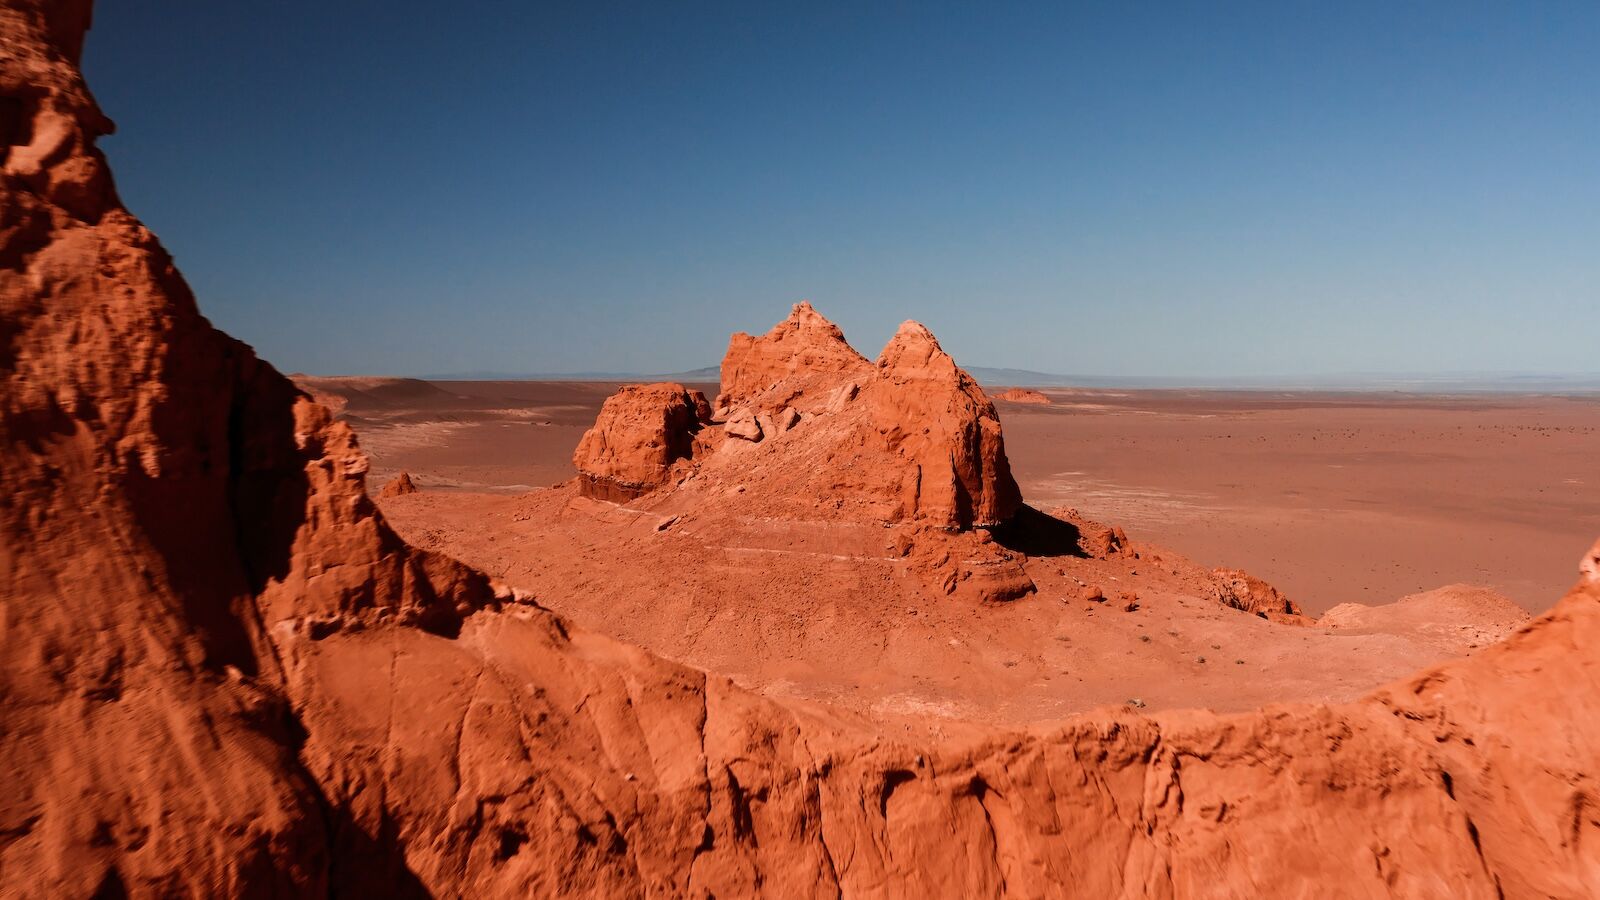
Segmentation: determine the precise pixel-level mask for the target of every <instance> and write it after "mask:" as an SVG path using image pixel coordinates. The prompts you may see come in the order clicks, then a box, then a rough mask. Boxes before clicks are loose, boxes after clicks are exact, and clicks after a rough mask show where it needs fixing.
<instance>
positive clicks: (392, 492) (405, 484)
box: [378, 472, 417, 498]
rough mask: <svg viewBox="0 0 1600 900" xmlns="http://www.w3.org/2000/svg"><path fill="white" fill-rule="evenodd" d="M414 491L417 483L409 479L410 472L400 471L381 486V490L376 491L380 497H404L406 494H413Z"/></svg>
mask: <svg viewBox="0 0 1600 900" xmlns="http://www.w3.org/2000/svg"><path fill="white" fill-rule="evenodd" d="M416 492H417V483H416V482H414V481H412V480H411V473H410V472H401V473H400V474H399V475H396V476H395V477H393V478H391V479H389V483H388V484H386V485H384V486H383V490H381V491H379V492H378V496H379V497H380V498H383V497H404V496H406V495H407V494H415V493H416Z"/></svg>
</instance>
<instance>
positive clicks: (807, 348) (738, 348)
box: [717, 301, 872, 418]
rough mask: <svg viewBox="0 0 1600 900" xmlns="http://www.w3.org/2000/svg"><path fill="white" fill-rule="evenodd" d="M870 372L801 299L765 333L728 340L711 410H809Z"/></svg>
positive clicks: (837, 332)
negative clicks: (843, 383)
mask: <svg viewBox="0 0 1600 900" xmlns="http://www.w3.org/2000/svg"><path fill="white" fill-rule="evenodd" d="M871 368H872V364H871V363H869V362H867V360H866V359H865V358H864V357H862V355H861V354H859V353H857V352H856V351H855V348H853V347H851V346H850V344H849V343H847V342H846V341H845V339H844V332H842V331H840V330H839V326H837V325H835V324H833V323H832V322H830V321H828V320H827V319H825V318H823V316H822V314H821V313H819V312H817V311H816V310H815V309H813V308H812V307H811V304H810V303H806V302H804V301H802V302H800V303H796V304H795V306H794V309H793V310H792V311H791V312H790V313H789V317H788V318H787V319H784V320H783V321H782V322H779V323H778V324H777V325H774V326H773V327H772V330H771V331H768V332H767V333H766V334H764V335H762V336H760V337H751V336H750V335H748V334H745V333H744V332H742V331H740V332H736V333H735V334H734V335H733V336H732V337H731V338H729V339H728V352H727V354H725V355H724V356H723V357H722V392H721V393H720V394H718V395H717V409H718V411H719V412H720V411H722V410H733V409H737V408H740V407H743V408H745V409H747V410H748V411H749V412H750V414H751V415H756V414H759V413H762V412H776V411H777V410H780V409H782V408H784V407H786V406H790V407H795V408H797V409H800V410H802V411H810V410H812V409H814V408H815V407H816V406H817V404H819V403H822V402H825V400H826V394H827V392H828V391H830V390H832V389H833V388H834V387H835V386H836V385H838V384H839V383H840V382H841V381H848V380H849V379H851V378H852V377H854V378H861V377H865V375H866V374H867V373H868V372H870V371H871ZM719 418H720V416H719Z"/></svg>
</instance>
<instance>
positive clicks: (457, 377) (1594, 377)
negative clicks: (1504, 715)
mask: <svg viewBox="0 0 1600 900" xmlns="http://www.w3.org/2000/svg"><path fill="white" fill-rule="evenodd" d="M966 370H967V371H968V372H969V373H971V374H972V377H973V378H976V379H977V380H978V383H979V384H982V385H985V386H991V387H993V386H1003V387H1055V388H1066V387H1082V388H1145V389H1168V390H1182V389H1190V390H1242V391H1295V390H1300V391H1399V392H1405V393H1480V392H1481V393H1519V394H1521V393H1526V394H1568V393H1572V394H1590V393H1600V373H1592V374H1581V375H1552V374H1547V373H1537V372H1511V373H1506V372H1446V373H1428V374H1418V373H1394V372H1353V373H1346V374H1341V375H1305V376H1271V375H1262V376H1232V377H1228V376H1222V377H1199V378H1184V377H1171V376H1138V375H1058V374H1055V373H1052V372H1035V371H1032V370H1030V369H1007V368H993V367H989V366H967V367H966ZM417 377H419V378H422V379H425V380H427V381H678V382H684V383H692V384H715V383H716V382H717V381H718V380H719V379H720V378H721V369H720V368H719V367H718V366H705V367H703V368H699V369H690V370H688V371H685V372H666V373H659V374H649V373H641V372H451V373H446V374H436V375H420V376H417Z"/></svg>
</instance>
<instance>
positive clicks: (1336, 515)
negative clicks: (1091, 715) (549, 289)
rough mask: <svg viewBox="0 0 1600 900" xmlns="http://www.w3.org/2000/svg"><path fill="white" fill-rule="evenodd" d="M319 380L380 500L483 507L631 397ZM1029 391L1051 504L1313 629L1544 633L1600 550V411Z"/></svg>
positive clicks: (1337, 396)
mask: <svg viewBox="0 0 1600 900" xmlns="http://www.w3.org/2000/svg"><path fill="white" fill-rule="evenodd" d="M298 380H299V381H300V382H301V383H302V384H306V385H308V386H311V387H313V388H315V389H316V390H318V391H320V392H325V393H326V394H327V395H328V396H329V397H330V398H332V402H333V403H334V404H335V405H341V404H348V405H345V406H344V407H343V413H342V414H343V415H344V417H345V418H346V420H348V421H349V422H350V423H351V424H352V425H353V426H355V427H356V429H357V431H358V433H359V434H360V436H361V443H362V446H363V447H364V448H365V449H366V451H367V453H368V454H370V455H371V457H372V466H373V478H374V479H375V481H376V482H377V483H379V484H381V483H383V482H384V481H387V480H388V479H389V478H391V477H393V476H394V475H395V474H397V473H398V472H400V471H407V472H410V473H411V474H412V476H413V477H414V478H416V479H418V483H419V484H423V485H427V486H428V487H429V488H431V489H435V490H440V491H448V492H459V493H465V494H514V493H524V492H527V491H531V490H535V489H538V488H544V487H548V486H550V485H552V484H555V483H557V482H560V481H564V480H566V479H568V478H571V477H572V475H573V471H574V470H573V466H572V448H573V447H575V446H576V445H577V443H578V439H579V438H580V437H582V435H583V433H584V431H585V430H587V429H588V428H589V427H590V426H591V425H593V424H594V420H595V417H596V416H597V415H598V413H599V411H600V405H601V403H602V402H604V400H605V399H606V397H608V396H610V395H611V394H612V393H613V392H615V390H616V389H617V388H618V387H619V386H620V383H619V382H595V381H423V380H420V379H409V378H377V377H363V378H338V377H332V378H326V377H321V378H318V377H309V376H298ZM687 386H688V387H692V388H698V389H701V390H703V391H705V392H706V393H707V394H708V395H714V394H715V393H716V392H717V385H715V384H710V383H693V382H691V383H688V384H687ZM1006 387H1007V386H1004V385H999V386H995V385H985V388H986V389H988V390H989V391H990V392H991V394H992V395H993V396H996V397H1003V395H1004V393H1005V390H1006ZM1030 390H1036V391H1037V392H1038V393H1039V394H1040V395H1041V396H1043V397H1045V398H1047V399H1048V401H1049V402H1048V403H1044V404H1040V403H1027V402H1008V401H1006V400H1005V399H998V400H997V401H996V405H997V406H998V408H999V410H1000V414H1001V419H1002V421H1003V423H1004V425H1005V434H1006V452H1007V454H1008V455H1009V457H1010V459H1011V466H1012V470H1013V471H1014V472H1015V474H1016V478H1017V481H1018V483H1019V484H1020V485H1021V486H1022V489H1023V493H1024V495H1025V496H1026V497H1028V498H1029V499H1030V501H1034V502H1037V503H1040V504H1043V505H1052V506H1053V505H1066V506H1074V507H1076V508H1078V509H1079V510H1080V511H1082V512H1083V513H1084V514H1085V515H1087V516H1089V517H1090V518H1094V519H1098V520H1100V521H1104V522H1114V523H1118V524H1121V525H1122V526H1123V527H1124V528H1126V529H1127V530H1128V531H1129V532H1130V533H1132V534H1135V535H1137V536H1139V537H1141V538H1145V539H1148V540H1150V541H1152V542H1154V543H1156V544H1160V545H1162V546H1166V547H1170V548H1172V549H1174V550H1176V551H1178V552H1181V553H1184V554H1186V555H1188V556H1190V557H1193V558H1195V559H1199V560H1205V561H1207V562H1210V563H1214V564H1216V565H1223V566H1230V567H1234V568H1240V569H1244V570H1246V571H1249V572H1251V573H1253V574H1256V575H1258V576H1260V577H1262V578H1264V579H1266V580H1267V581H1270V582H1272V583H1273V584H1275V585H1277V586H1279V587H1280V588H1282V589H1283V590H1284V592H1285V593H1287V594H1289V595H1290V596H1291V597H1293V598H1294V599H1295V600H1296V601H1297V602H1299V603H1300V605H1301V606H1302V607H1304V608H1305V609H1306V610H1307V611H1308V612H1310V613H1313V614H1320V613H1321V612H1323V611H1325V610H1327V609H1329V608H1331V607H1333V606H1336V605H1338V604H1339V603H1345V602H1360V603H1381V602H1385V601H1387V600H1392V599H1395V598H1398V597H1402V596H1405V595H1407V594H1411V593H1416V592H1418V591H1425V590H1431V589H1432V588H1435V587H1439V586H1441V585H1445V584H1453V583H1468V584H1472V585H1476V586H1480V587H1485V588H1489V589H1491V590H1494V591H1497V592H1499V593H1501V594H1504V595H1505V596H1507V597H1509V598H1511V599H1512V600H1514V601H1515V602H1516V603H1517V604H1518V605H1520V606H1521V607H1523V608H1524V609H1526V610H1528V611H1529V612H1533V613H1537V612H1543V611H1544V610H1545V609H1546V608H1548V607H1549V605H1550V603H1551V602H1552V599H1553V598H1554V597H1556V596H1558V595H1559V594H1560V592H1561V591H1562V590H1563V589H1564V588H1565V587H1566V583H1567V580H1568V578H1567V575H1568V572H1567V570H1568V569H1569V568H1570V561H1571V560H1572V559H1573V558H1575V557H1576V556H1577V555H1578V554H1580V553H1582V551H1583V550H1584V549H1585V548H1587V547H1588V546H1589V544H1590V543H1592V542H1593V539H1594V535H1596V534H1600V474H1597V471H1600V469H1597V466H1596V461H1597V460H1600V393H1593V392H1590V393H1572V394H1568V395H1548V394H1529V393H1514V392H1505V393H1488V392H1482V393H1471V394H1453V395H1452V394H1446V395H1440V394H1428V393H1410V392H1407V393H1402V392H1397V391H1392V390H1372V391H1340V392H1333V391H1322V392H1319V391H1307V390H1295V391H1278V390H1248V391H1242V390H1170V389H1155V390H1152V389H1116V390H1112V389H1093V388H1088V389H1067V388H1051V387H1044V388H1037V389H1030ZM486 499H487V498H486ZM462 502H463V503H467V502H469V501H466V500H465V499H463V501H462Z"/></svg>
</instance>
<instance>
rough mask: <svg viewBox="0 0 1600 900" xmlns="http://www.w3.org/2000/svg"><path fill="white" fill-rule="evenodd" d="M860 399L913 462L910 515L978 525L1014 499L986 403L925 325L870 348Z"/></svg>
mask: <svg viewBox="0 0 1600 900" xmlns="http://www.w3.org/2000/svg"><path fill="white" fill-rule="evenodd" d="M864 402H865V403H866V406H867V409H868V411H869V415H870V417H871V421H872V424H873V425H874V427H876V428H877V430H878V434H879V435H880V437H881V439H882V440H883V441H884V442H885V443H886V444H887V446H888V448H889V449H890V450H892V451H894V452H895V453H897V454H899V456H900V457H902V458H903V459H904V460H905V462H906V464H907V465H908V466H910V467H914V472H915V474H914V476H913V477H909V478H907V479H906V481H905V485H906V488H907V491H908V495H907V497H906V498H905V501H906V502H905V506H906V510H907V512H908V514H909V515H911V516H912V517H913V518H916V519H919V520H922V521H927V522H931V523H933V524H936V525H940V526H942V527H946V528H955V529H962V528H971V527H973V526H985V527H986V526H990V525H998V524H1000V523H1001V522H1004V521H1006V520H1007V519H1009V518H1011V516H1012V515H1013V514H1014V513H1015V512H1016V511H1017V508H1018V507H1020V506H1021V505H1022V492H1021V491H1020V490H1019V489H1018V488H1017V483H1016V480H1015V479H1013V478H1012V477H1011V464H1010V463H1009V462H1008V461H1007V460H1006V450H1005V441H1004V440H1003V439H1002V437H1001V435H1000V419H999V416H997V415H996V414H995V411H994V404H992V403H990V402H989V398H988V397H986V396H984V393H983V391H982V390H981V389H980V388H979V387H978V384H977V382H975V381H973V380H972V377H971V376H969V375H968V374H967V373H966V372H965V371H963V370H962V369H961V368H960V367H959V366H957V365H956V362H955V360H954V359H952V358H951V357H950V354H948V353H946V352H944V349H943V348H942V347H940V346H939V342H938V340H936V339H935V338H934V336H933V333H932V332H930V331H928V329H926V328H924V327H923V326H921V325H919V324H918V323H916V322H906V323H905V324H903V325H901V326H900V330H899V331H897V332H895V335H894V337H893V338H891V339H890V341H889V344H888V346H886V347H884V348H883V353H882V354H880V355H879V356H878V371H877V377H876V378H874V379H873V381H872V383H871V384H869V385H868V386H867V388H866V391H865V397H864Z"/></svg>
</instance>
